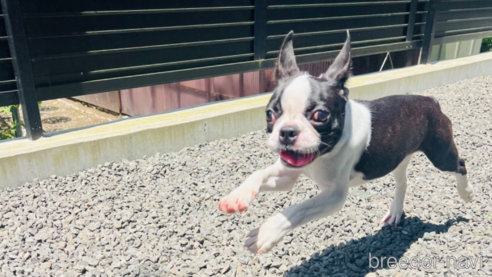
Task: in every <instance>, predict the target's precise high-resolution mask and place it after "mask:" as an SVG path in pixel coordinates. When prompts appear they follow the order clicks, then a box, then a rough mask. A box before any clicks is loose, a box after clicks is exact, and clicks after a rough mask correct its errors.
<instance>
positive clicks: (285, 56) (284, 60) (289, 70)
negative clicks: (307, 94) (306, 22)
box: [275, 31, 300, 81]
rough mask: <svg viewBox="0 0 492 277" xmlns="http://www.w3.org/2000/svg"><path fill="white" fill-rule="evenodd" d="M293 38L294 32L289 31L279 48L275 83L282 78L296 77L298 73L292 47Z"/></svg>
mask: <svg viewBox="0 0 492 277" xmlns="http://www.w3.org/2000/svg"><path fill="white" fill-rule="evenodd" d="M293 37H294V31H290V32H289V33H288V34H287V36H286V37H285V39H284V42H283V43H282V46H281V47H280V53H279V54H278V59H277V66H276V67H275V79H276V80H277V81H278V80H280V79H283V78H288V77H292V76H296V75H298V74H299V73H300V70H299V67H297V63H296V56H295V55H294V47H293V46H292V39H293Z"/></svg>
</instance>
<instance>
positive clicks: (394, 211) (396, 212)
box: [379, 205, 403, 227]
mask: <svg viewBox="0 0 492 277" xmlns="http://www.w3.org/2000/svg"><path fill="white" fill-rule="evenodd" d="M392 206H393V205H392ZM402 215H403V207H402V206H400V205H395V207H391V208H389V209H388V212H386V215H384V217H383V219H381V222H380V223H379V224H380V225H384V226H386V225H393V226H395V227H396V226H397V225H398V223H400V220H401V217H402Z"/></svg>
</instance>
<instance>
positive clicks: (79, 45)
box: [28, 25, 254, 58]
mask: <svg viewBox="0 0 492 277" xmlns="http://www.w3.org/2000/svg"><path fill="white" fill-rule="evenodd" d="M253 35H254V34H253V26H252V25H251V26H225V27H220V28H217V27H213V28H204V29H199V30H196V29H188V30H166V31H155V32H143V33H121V34H101V35H87V36H66V37H49V38H29V39H28V44H29V49H30V50H31V52H30V54H31V56H33V57H34V58H37V57H41V56H45V55H57V54H67V53H78V52H91V51H99V50H106V49H119V48H129V47H145V46H153V45H167V44H178V43H192V42H197V41H214V40H225V39H238V38H245V37H253Z"/></svg>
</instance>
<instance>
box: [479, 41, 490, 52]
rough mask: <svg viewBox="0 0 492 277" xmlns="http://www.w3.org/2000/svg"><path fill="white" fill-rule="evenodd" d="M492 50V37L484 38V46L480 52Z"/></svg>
mask: <svg viewBox="0 0 492 277" xmlns="http://www.w3.org/2000/svg"><path fill="white" fill-rule="evenodd" d="M489 51H492V38H484V39H483V40H482V47H481V48H480V53H483V52H489Z"/></svg>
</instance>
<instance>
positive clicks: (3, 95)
mask: <svg viewBox="0 0 492 277" xmlns="http://www.w3.org/2000/svg"><path fill="white" fill-rule="evenodd" d="M17 104H19V96H18V93H17V90H11V91H0V107H3V106H10V105H17Z"/></svg>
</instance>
